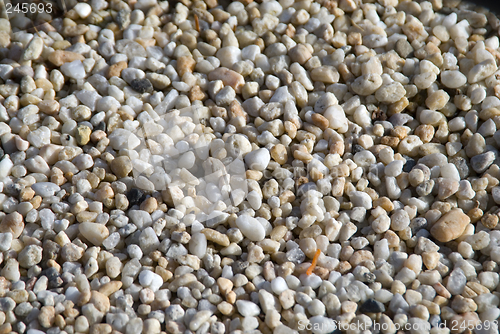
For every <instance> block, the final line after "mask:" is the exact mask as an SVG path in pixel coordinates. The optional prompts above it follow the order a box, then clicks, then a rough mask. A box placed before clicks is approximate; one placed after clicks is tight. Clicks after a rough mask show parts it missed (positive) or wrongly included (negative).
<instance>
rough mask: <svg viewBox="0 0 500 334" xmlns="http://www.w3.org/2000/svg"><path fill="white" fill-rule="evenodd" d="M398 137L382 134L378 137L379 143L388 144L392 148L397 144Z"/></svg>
mask: <svg viewBox="0 0 500 334" xmlns="http://www.w3.org/2000/svg"><path fill="white" fill-rule="evenodd" d="M399 141H400V139H399V138H398V137H392V136H384V137H382V138H380V143H381V144H383V145H387V146H390V147H392V148H396V147H397V146H398V145H399Z"/></svg>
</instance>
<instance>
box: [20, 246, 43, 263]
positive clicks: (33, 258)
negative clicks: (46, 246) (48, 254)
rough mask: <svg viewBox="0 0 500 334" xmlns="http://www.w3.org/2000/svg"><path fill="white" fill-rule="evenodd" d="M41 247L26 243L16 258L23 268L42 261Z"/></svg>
mask: <svg viewBox="0 0 500 334" xmlns="http://www.w3.org/2000/svg"><path fill="white" fill-rule="evenodd" d="M42 251H43V249H42V247H40V246H38V245H28V246H27V247H25V248H24V249H23V250H22V251H21V252H20V253H19V255H18V257H17V260H18V262H19V265H20V266H21V267H23V268H31V267H33V266H34V265H36V264H38V263H40V261H42Z"/></svg>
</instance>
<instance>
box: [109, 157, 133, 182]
mask: <svg viewBox="0 0 500 334" xmlns="http://www.w3.org/2000/svg"><path fill="white" fill-rule="evenodd" d="M110 167H111V170H112V171H113V173H114V174H115V175H116V176H117V177H118V178H122V177H125V176H127V175H128V174H129V173H130V172H131V171H132V168H133V167H132V161H131V160H130V158H129V157H128V156H119V157H117V158H115V159H113V160H112V161H111V166H110Z"/></svg>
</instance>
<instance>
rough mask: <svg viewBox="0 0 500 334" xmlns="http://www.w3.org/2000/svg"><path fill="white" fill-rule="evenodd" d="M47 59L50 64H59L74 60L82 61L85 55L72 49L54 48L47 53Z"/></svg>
mask: <svg viewBox="0 0 500 334" xmlns="http://www.w3.org/2000/svg"><path fill="white" fill-rule="evenodd" d="M48 59H49V61H50V62H51V63H52V64H54V65H56V66H61V65H63V64H65V63H71V62H72V61H75V60H80V61H84V60H85V57H84V56H82V55H81V54H79V53H76V52H72V51H63V50H56V51H54V52H52V53H51V54H50V55H49V58H48Z"/></svg>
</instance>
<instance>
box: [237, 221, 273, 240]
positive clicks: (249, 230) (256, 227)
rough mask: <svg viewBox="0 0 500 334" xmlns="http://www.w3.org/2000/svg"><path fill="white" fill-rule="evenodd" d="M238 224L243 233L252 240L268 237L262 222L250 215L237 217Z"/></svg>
mask: <svg viewBox="0 0 500 334" xmlns="http://www.w3.org/2000/svg"><path fill="white" fill-rule="evenodd" d="M236 226H238V228H239V229H240V231H241V233H243V235H244V236H245V237H247V238H248V239H250V240H252V241H261V240H264V238H265V237H266V231H265V230H264V227H263V226H262V224H261V223H260V222H259V221H258V220H257V219H255V218H253V217H250V216H249V215H241V216H239V217H238V218H237V219H236Z"/></svg>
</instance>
